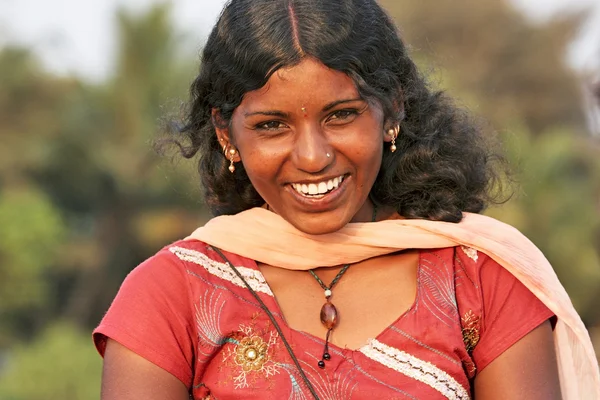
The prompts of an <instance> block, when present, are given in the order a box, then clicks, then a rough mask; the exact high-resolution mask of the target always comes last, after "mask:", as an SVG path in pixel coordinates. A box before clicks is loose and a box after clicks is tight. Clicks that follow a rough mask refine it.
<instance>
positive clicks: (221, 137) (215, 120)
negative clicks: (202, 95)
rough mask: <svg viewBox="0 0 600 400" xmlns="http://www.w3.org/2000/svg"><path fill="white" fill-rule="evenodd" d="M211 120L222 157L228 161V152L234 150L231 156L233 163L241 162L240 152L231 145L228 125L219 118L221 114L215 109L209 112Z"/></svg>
mask: <svg viewBox="0 0 600 400" xmlns="http://www.w3.org/2000/svg"><path fill="white" fill-rule="evenodd" d="M211 120H212V124H213V127H214V128H215V133H216V135H217V141H218V142H219V146H221V151H222V152H223V156H224V157H225V158H227V159H228V160H229V157H230V155H229V151H230V150H232V149H233V150H235V155H234V156H233V161H235V162H238V161H241V157H240V152H239V151H238V149H237V147H235V145H234V144H233V143H232V137H231V132H230V129H229V125H228V124H227V122H225V120H224V119H223V117H222V116H221V112H220V110H219V109H217V108H213V109H212V110H211Z"/></svg>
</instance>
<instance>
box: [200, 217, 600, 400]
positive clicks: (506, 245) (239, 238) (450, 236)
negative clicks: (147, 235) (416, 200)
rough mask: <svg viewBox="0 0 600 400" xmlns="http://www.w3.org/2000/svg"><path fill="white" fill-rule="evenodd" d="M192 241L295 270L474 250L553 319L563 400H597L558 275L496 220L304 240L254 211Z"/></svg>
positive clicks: (213, 225) (385, 227)
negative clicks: (426, 251)
mask: <svg viewBox="0 0 600 400" xmlns="http://www.w3.org/2000/svg"><path fill="white" fill-rule="evenodd" d="M190 238H194V239H198V240H201V241H203V242H205V243H208V244H210V245H213V246H216V247H219V248H221V249H223V250H226V251H231V252H233V253H236V254H238V255H240V256H243V257H248V258H251V259H254V260H257V261H260V262H263V263H266V264H270V265H274V266H278V267H281V268H288V269H297V270H307V269H310V268H314V267H315V266H317V265H318V266H333V265H339V264H345V263H353V262H358V261H361V260H365V259H368V258H371V257H376V256H379V255H383V254H389V253H392V252H395V251H398V250H402V249H411V248H418V249H423V248H441V247H452V246H457V245H465V246H468V247H472V248H474V249H476V250H478V251H481V252H483V253H485V254H487V255H488V256H490V257H491V258H492V259H493V260H495V261H496V262H498V263H499V264H500V265H502V266H503V267H504V268H506V269H507V270H508V271H509V272H510V273H511V274H513V275H514V276H515V277H516V278H517V279H519V280H520V281H521V282H522V283H523V284H524V285H525V286H526V287H527V288H528V289H529V290H530V291H531V292H532V293H533V294H534V295H536V296H537V297H538V298H539V299H540V300H541V301H542V302H543V303H544V304H546V306H547V307H548V308H549V309H550V310H552V312H554V313H555V314H556V316H557V318H558V321H557V324H556V327H555V331H554V336H555V345H556V351H557V357H558V364H559V374H560V383H561V388H562V394H563V398H564V399H566V400H580V399H593V398H598V399H600V371H599V368H598V363H597V361H596V357H595V354H594V349H593V347H592V343H591V340H590V337H589V335H588V332H587V330H586V328H585V326H584V325H583V322H582V321H581V318H580V317H579V315H578V314H577V312H576V311H575V309H574V308H573V305H572V303H571V300H570V298H569V296H568V294H567V293H566V291H565V289H564V288H563V287H562V285H561V284H560V282H559V280H558V278H557V276H556V273H555V272H554V270H553V269H552V267H551V266H550V263H549V262H548V260H546V258H545V257H544V255H543V254H542V252H541V251H540V250H539V249H538V248H537V247H535V245H534V244H533V243H531V241H529V239H527V238H526V237H525V236H523V234H521V233H520V232H519V231H518V230H517V229H515V228H513V227H511V226H509V225H507V224H504V223H502V222H499V221H497V220H495V219H493V218H489V217H486V216H483V215H479V214H470V213H465V218H464V219H463V221H462V222H460V223H458V224H454V223H448V222H435V221H427V220H409V219H396V220H386V221H381V222H375V223H350V224H348V225H346V226H345V227H344V228H342V229H340V230H339V231H337V232H334V233H330V234H325V235H309V234H306V233H303V232H301V231H299V230H297V229H296V228H294V227H293V226H292V225H290V224H289V223H288V222H287V221H285V220H284V219H283V218H281V217H280V216H278V215H276V214H275V213H272V212H270V211H267V210H265V209H262V208H253V209H251V210H247V211H244V212H242V213H239V214H237V215H233V216H220V217H217V218H213V219H212V220H210V221H209V222H208V223H207V224H206V225H205V226H203V227H201V228H199V229H197V230H196V231H195V232H194V233H193V234H192V235H191V236H190Z"/></svg>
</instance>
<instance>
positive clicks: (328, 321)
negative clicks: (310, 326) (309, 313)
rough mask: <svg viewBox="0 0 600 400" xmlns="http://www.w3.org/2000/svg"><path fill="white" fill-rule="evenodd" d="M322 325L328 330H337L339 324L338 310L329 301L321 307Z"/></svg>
mask: <svg viewBox="0 0 600 400" xmlns="http://www.w3.org/2000/svg"><path fill="white" fill-rule="evenodd" d="M321 323H322V324H323V326H325V328H327V329H333V328H335V326H336V325H337V323H338V315H337V309H336V308H335V306H334V305H333V304H331V302H329V301H328V302H327V303H325V304H323V307H321Z"/></svg>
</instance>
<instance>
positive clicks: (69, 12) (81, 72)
mask: <svg viewBox="0 0 600 400" xmlns="http://www.w3.org/2000/svg"><path fill="white" fill-rule="evenodd" d="M157 1H159V0H0V46H2V45H4V44H7V43H20V44H24V45H27V46H29V47H31V48H33V49H34V51H35V52H36V53H37V54H38V55H39V57H40V58H41V59H42V61H43V62H44V64H45V65H46V66H47V67H48V68H49V69H50V70H52V71H53V72H56V73H60V74H75V75H78V76H81V77H84V78H88V79H92V80H101V79H103V78H104V77H105V76H106V75H107V73H108V71H110V69H111V65H112V62H113V58H112V55H113V54H114V49H115V42H116V38H115V33H116V31H115V29H114V25H115V20H114V11H115V9H116V8H117V7H125V8H127V9H132V10H144V9H146V8H147V7H149V6H150V5H151V4H152V3H156V2H157ZM494 1H499V0H494ZM511 1H512V2H513V3H514V4H515V6H517V8H519V9H521V10H523V11H524V12H525V13H526V14H527V15H528V16H530V17H531V18H532V19H533V20H536V21H543V20H544V19H546V18H549V17H551V16H552V15H555V14H556V13H561V12H565V11H571V10H574V9H577V8H580V7H585V6H589V7H591V9H592V11H591V12H590V18H589V20H588V23H587V25H586V26H584V27H583V29H582V32H581V34H580V35H579V38H578V39H577V40H576V41H575V43H574V44H573V45H572V46H571V49H570V51H569V53H568V59H569V61H570V63H571V64H572V65H573V66H574V67H575V68H576V69H592V68H595V67H598V66H599V65H600V1H598V0H511ZM170 2H171V3H172V4H173V14H174V18H175V21H176V22H177V25H178V27H179V28H180V30H182V31H184V32H186V33H188V34H190V35H191V37H190V40H194V41H195V42H196V43H198V47H200V45H201V43H202V42H203V40H204V39H205V37H206V34H207V33H208V32H209V31H210V29H211V27H212V25H213V24H214V23H215V21H216V19H217V16H218V14H219V12H220V10H221V8H222V7H223V4H224V3H225V1H224V0H170Z"/></svg>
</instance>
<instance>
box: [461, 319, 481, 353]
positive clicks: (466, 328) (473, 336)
mask: <svg viewBox="0 0 600 400" xmlns="http://www.w3.org/2000/svg"><path fill="white" fill-rule="evenodd" d="M461 321H462V335H463V341H464V342H465V347H466V348H467V352H468V353H469V354H471V353H472V352H473V349H475V346H477V343H479V317H478V316H476V315H475V314H474V313H473V311H471V310H469V312H467V313H466V314H465V315H463V316H462V318H461Z"/></svg>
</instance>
